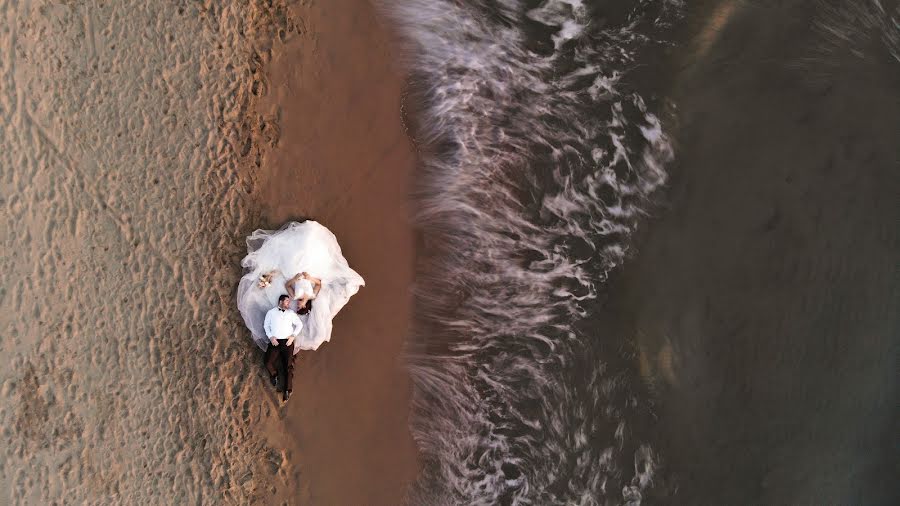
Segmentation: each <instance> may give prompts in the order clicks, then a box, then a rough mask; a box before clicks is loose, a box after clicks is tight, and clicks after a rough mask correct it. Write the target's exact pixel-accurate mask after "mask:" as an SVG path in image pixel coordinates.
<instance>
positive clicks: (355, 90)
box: [256, 0, 416, 505]
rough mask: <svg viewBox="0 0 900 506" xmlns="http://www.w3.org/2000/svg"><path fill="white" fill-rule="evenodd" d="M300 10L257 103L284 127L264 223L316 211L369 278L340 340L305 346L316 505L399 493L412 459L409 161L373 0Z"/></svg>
mask: <svg viewBox="0 0 900 506" xmlns="http://www.w3.org/2000/svg"><path fill="white" fill-rule="evenodd" d="M294 12H295V13H296V16H297V17H298V18H300V19H303V21H304V23H305V32H304V35H303V36H301V37H298V38H297V40H296V41H293V42H291V43H289V44H287V45H285V46H284V48H283V49H282V50H281V51H279V52H277V53H276V54H275V56H274V57H273V59H272V61H271V63H270V64H269V65H268V66H267V68H266V69H267V76H268V80H269V82H268V86H269V89H270V91H269V94H268V95H267V96H266V97H265V98H264V99H263V100H262V101H261V103H260V106H259V113H260V114H261V115H262V116H264V117H278V118H280V122H279V124H280V127H281V136H280V141H279V143H278V146H277V147H275V148H274V149H271V150H269V151H268V153H267V154H266V156H265V157H264V159H263V160H264V163H263V164H262V167H261V169H260V171H259V188H260V191H259V193H258V194H257V196H256V198H257V199H258V203H259V206H260V208H261V210H262V218H261V223H262V224H264V225H265V226H266V227H270V228H277V227H278V226H280V224H282V223H284V222H286V221H289V220H298V219H303V218H310V219H315V220H316V221H319V222H320V223H322V224H324V225H325V226H327V227H328V228H329V229H331V231H332V232H334V233H335V235H337V237H338V239H339V241H340V243H341V248H342V249H343V252H344V255H345V256H346V257H347V259H348V261H349V262H350V265H351V267H353V268H354V269H355V270H356V271H357V272H359V273H360V274H361V275H362V276H363V277H364V278H365V280H366V286H365V287H364V288H362V289H361V290H360V292H359V293H358V294H357V295H355V296H354V297H353V299H351V301H350V304H348V305H347V307H346V308H344V309H343V310H342V311H341V313H340V314H339V315H338V317H337V318H336V319H335V322H334V325H335V327H334V334H333V337H332V341H331V342H330V343H327V344H325V345H323V346H322V347H321V348H319V349H318V350H317V351H315V352H301V353H300V355H299V358H298V364H297V371H298V373H297V376H296V378H295V380H294V382H295V384H296V385H295V389H294V396H293V397H292V398H291V401H290V403H289V404H288V405H287V408H286V418H285V423H286V425H287V428H288V431H289V432H290V433H292V434H295V435H296V437H295V438H292V439H291V443H292V444H296V445H297V451H296V455H297V456H298V465H299V468H300V475H299V477H298V482H299V483H301V484H302V487H303V490H304V494H307V495H305V496H304V497H308V498H309V499H310V504H385V505H387V504H399V503H400V502H401V501H402V499H403V497H404V494H405V490H406V486H407V485H408V484H409V482H410V481H411V480H412V479H413V478H414V477H415V471H416V453H415V445H414V443H413V440H412V438H411V436H410V434H409V429H408V425H407V417H408V405H409V395H410V386H409V379H408V376H407V373H406V371H405V369H404V363H403V360H402V352H403V345H404V341H405V337H406V335H407V332H408V325H409V323H408V322H409V319H410V311H411V309H410V304H411V299H410V284H411V281H412V269H413V236H412V230H411V227H410V224H409V214H410V213H409V209H408V196H409V194H410V188H411V185H412V173H413V168H414V156H413V153H412V149H411V146H410V142H409V140H408V139H407V138H406V136H405V134H404V132H403V129H402V125H401V121H400V97H401V91H402V84H403V76H402V75H401V74H400V73H399V72H398V70H397V67H396V66H395V65H396V61H397V59H398V58H397V57H396V56H395V55H393V54H392V52H391V47H390V46H389V34H388V33H387V32H386V31H385V29H384V27H383V26H381V25H380V24H379V22H378V20H377V19H376V17H375V12H374V10H373V8H372V6H371V5H370V4H369V3H368V2H367V1H365V0H340V1H331V2H323V3H320V4H315V5H313V6H311V7H308V8H299V7H298V8H297V10H296V11H294Z"/></svg>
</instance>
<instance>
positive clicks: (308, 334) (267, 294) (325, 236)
mask: <svg viewBox="0 0 900 506" xmlns="http://www.w3.org/2000/svg"><path fill="white" fill-rule="evenodd" d="M241 265H242V266H243V267H244V276H243V277H242V278H241V282H240V284H239V285H238V292H237V304H238V309H239V310H240V311H241V316H243V317H244V323H246V325H247V328H249V329H250V332H251V334H252V335H253V340H254V341H255V342H256V344H257V345H258V346H259V347H260V348H261V349H263V350H265V349H266V348H267V347H268V346H269V340H268V338H267V337H266V333H265V331H264V330H263V321H264V320H265V317H266V312H267V311H268V310H270V309H272V308H273V307H275V306H276V305H277V303H278V297H279V296H280V295H282V294H287V290H286V289H285V286H284V284H285V282H286V281H287V280H289V279H291V278H292V277H293V276H294V275H295V274H297V273H299V272H307V273H309V274H310V275H312V276H315V277H317V278H319V279H321V280H322V288H321V289H320V290H319V293H318V295H316V298H315V300H313V303H312V310H311V311H310V312H309V313H308V314H306V315H302V316H301V317H300V319H301V320H302V321H303V330H302V331H301V333H300V337H299V339H298V340H297V344H296V345H295V346H294V353H297V352H298V351H299V350H315V349H317V348H318V347H319V346H320V345H321V344H322V343H324V342H326V341H329V340H330V339H331V326H332V325H331V320H332V318H334V316H335V315H336V314H337V313H338V311H340V310H341V308H342V307H344V305H345V304H346V303H347V301H349V300H350V297H352V296H353V295H354V294H355V293H356V292H358V291H359V287H361V286H364V285H365V281H364V280H363V278H362V277H361V276H360V275H359V274H357V273H356V271H354V270H353V269H351V268H350V266H349V265H347V260H345V259H344V256H343V255H342V254H341V247H340V245H338V242H337V238H335V236H334V234H332V233H331V231H330V230H328V229H327V228H325V227H324V226H322V225H321V224H319V223H318V222H315V221H305V222H303V223H297V222H293V221H292V222H290V223H288V224H287V225H285V226H283V227H281V229H280V230H257V231H255V232H253V233H252V234H250V236H249V237H248V238H247V256H246V257H244V259H243V260H242V261H241ZM273 271H274V275H273V276H272V279H271V282H270V284H269V286H267V287H265V288H260V287H259V286H258V285H259V281H260V276H262V275H264V274H266V273H269V272H273ZM291 309H296V301H292V302H291Z"/></svg>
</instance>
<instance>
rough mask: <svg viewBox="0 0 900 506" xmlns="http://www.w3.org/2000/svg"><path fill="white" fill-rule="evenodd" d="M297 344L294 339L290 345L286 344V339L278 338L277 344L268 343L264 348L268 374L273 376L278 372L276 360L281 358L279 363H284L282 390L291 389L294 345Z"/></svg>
mask: <svg viewBox="0 0 900 506" xmlns="http://www.w3.org/2000/svg"><path fill="white" fill-rule="evenodd" d="M295 344H297V341H296V340H295V341H294V342H293V344H291V345H290V346H288V345H287V339H279V340H278V346H272V345H271V344H270V345H269V349H268V350H266V369H267V370H268V371H269V374H270V375H272V376H275V375H276V374H278V367H277V366H276V364H277V363H278V362H277V361H278V360H279V359H281V363H282V364H283V365H284V374H285V380H284V390H292V388H291V385H293V384H294V345H295Z"/></svg>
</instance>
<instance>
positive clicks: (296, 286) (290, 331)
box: [259, 272, 322, 402]
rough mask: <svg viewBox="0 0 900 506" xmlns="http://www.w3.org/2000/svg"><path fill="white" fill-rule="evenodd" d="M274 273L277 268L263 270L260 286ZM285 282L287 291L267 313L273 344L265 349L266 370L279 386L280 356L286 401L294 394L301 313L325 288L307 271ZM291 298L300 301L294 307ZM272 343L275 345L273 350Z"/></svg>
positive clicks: (306, 312) (267, 333)
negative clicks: (295, 353)
mask: <svg viewBox="0 0 900 506" xmlns="http://www.w3.org/2000/svg"><path fill="white" fill-rule="evenodd" d="M274 274H275V273H274V272H270V273H267V274H264V275H263V277H261V278H260V284H259V287H260V288H266V287H267V286H268V285H269V282H268V281H269V280H271V278H272V276H274ZM284 286H285V288H286V289H287V291H288V293H286V294H282V295H281V296H279V297H278V305H277V306H275V307H273V308H272V309H270V310H269V312H268V313H266V319H265V320H264V321H263V330H264V331H265V332H266V337H267V338H268V339H269V343H270V344H271V347H269V349H268V350H266V370H267V371H268V372H269V378H270V379H271V381H272V386H273V387H277V386H278V368H277V366H276V362H277V361H278V359H281V363H282V367H283V368H284V375H285V379H284V383H283V384H282V386H281V391H283V392H284V401H285V402H287V400H288V399H290V398H291V391H292V385H293V381H294V357H295V355H294V341H296V339H297V337H298V336H299V335H300V332H301V331H302V330H303V320H302V319H301V318H300V316H299V315H306V314H308V313H309V311H310V309H311V308H312V303H313V299H315V298H316V295H318V294H319V290H321V288H322V280H321V279H319V278H316V277H313V276H310V275H309V274H308V273H306V272H301V273H299V274H297V275H295V276H294V277H293V278H291V279H289V280H288V281H287V283H285V284H284ZM292 301H296V302H297V304H296V306H295V307H294V308H291V304H292ZM272 347H274V348H275V349H274V350H273V349H272Z"/></svg>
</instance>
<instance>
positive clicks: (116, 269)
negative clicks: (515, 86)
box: [0, 1, 415, 504]
mask: <svg viewBox="0 0 900 506" xmlns="http://www.w3.org/2000/svg"><path fill="white" fill-rule="evenodd" d="M351 3H352V5H351ZM357 4H359V5H357ZM338 7H343V8H350V7H354V8H356V10H355V12H356V14H354V16H347V15H346V14H345V13H344V12H341V13H340V15H338V11H337V10H335V11H334V12H331V11H328V12H325V11H324V9H338ZM322 9H323V10H320V9H319V8H318V7H316V6H312V7H310V6H305V7H304V6H300V5H291V6H289V7H286V6H285V5H284V2H261V1H260V2H256V1H252V2H248V3H244V2H222V3H213V4H209V5H205V4H194V3H191V4H181V3H176V2H172V3H157V2H151V3H146V2H109V3H102V4H98V3H90V2H74V3H68V4H59V3H52V2H34V3H26V4H24V5H23V4H15V3H13V4H9V3H4V4H0V16H2V24H3V26H4V27H6V29H5V30H4V31H3V32H2V34H0V54H2V55H3V56H2V58H0V119H2V123H3V127H2V139H0V164H2V176H0V179H2V182H3V183H2V185H0V188H2V189H0V192H2V194H0V220H2V221H3V223H4V226H3V227H2V229H0V241H2V245H3V255H2V258H0V268H2V269H3V272H4V273H5V281H4V282H3V285H2V287H0V328H2V330H3V332H2V350H3V353H4V354H5V356H6V360H4V361H3V362H2V364H0V421H2V425H3V442H2V446H0V455H2V456H0V491H2V496H0V502H2V503H5V504H51V503H53V502H58V501H65V502H67V503H120V504H146V503H170V504H174V503H181V502H191V503H224V504H246V503H258V504H259V503H272V504H298V503H301V504H340V503H344V504H349V503H357V504H361V503H368V504H394V503H397V502H398V501H399V500H400V498H401V497H402V494H403V490H404V486H403V485H404V483H405V482H407V481H408V480H409V479H411V477H412V475H413V473H414V472H415V452H414V451H413V444H412V441H411V439H410V438H409V435H408V433H407V432H406V429H405V427H406V421H405V420H406V414H405V413H406V408H405V406H406V401H405V399H406V396H407V390H408V386H407V383H406V380H405V377H404V375H403V373H402V365H401V362H400V359H399V353H400V351H401V348H402V342H403V335H404V332H405V325H406V324H405V320H406V317H407V312H408V309H407V306H408V304H407V303H406V299H407V297H406V293H407V287H408V284H409V272H410V269H411V248H410V243H411V240H410V235H409V231H408V230H409V229H408V227H407V225H406V209H405V207H404V204H403V196H404V195H405V192H406V189H405V187H406V185H407V180H408V177H409V175H410V171H411V167H412V157H411V155H410V152H409V149H408V147H407V144H406V141H405V139H404V137H403V135H402V131H401V129H400V126H399V118H398V116H397V112H396V111H397V108H398V101H399V85H400V81H401V80H400V77H399V76H398V75H396V74H394V73H392V72H391V71H390V70H389V68H388V67H387V66H386V65H384V62H385V61H386V59H387V58H388V56H387V49H386V47H387V46H386V44H385V36H384V34H383V33H382V32H381V31H380V29H379V28H378V26H377V25H376V24H374V23H372V21H371V10H370V9H368V7H367V6H366V5H365V4H362V3H359V2H350V3H347V5H344V6H337V7H333V6H331V4H329V7H327V8H325V7H323V8H322ZM326 15H330V17H332V18H334V19H333V20H328V22H327V23H326V22H325V21H323V18H325V17H326ZM342 31H343V32H342ZM348 51H349V52H351V53H352V56H348V55H347V54H348V53H347V52H348ZM348 58H350V59H351V60H352V61H353V65H347V63H348V61H347V60H348ZM314 65H320V66H321V68H318V69H315V68H312V66H314ZM282 101H283V103H282ZM313 104H317V105H313ZM304 171H309V172H308V173H304ZM350 174H352V175H353V177H352V178H351V177H350ZM272 184H275V185H276V187H275V188H276V189H275V191H274V192H273V190H272V188H269V190H268V192H267V191H266V187H267V185H272ZM261 205H262V206H263V207H260V206H261ZM301 216H310V217H315V218H316V219H318V220H320V221H322V222H323V223H325V224H327V225H328V226H329V227H331V229H332V230H333V231H334V232H335V233H336V234H337V235H338V237H339V238H341V240H342V244H343V246H344V252H345V255H346V256H347V257H348V258H349V259H350V261H351V264H352V265H353V266H354V267H355V268H356V269H357V270H358V271H359V272H361V273H362V274H363V275H364V276H365V278H366V280H367V282H368V286H367V287H366V288H365V289H364V290H363V291H362V292H361V293H360V294H359V295H358V296H357V297H356V298H355V299H354V300H353V301H352V303H351V304H350V305H349V306H348V307H347V308H346V309H345V311H344V312H343V313H342V314H341V315H340V317H339V318H338V320H337V321H336V328H335V334H334V339H333V342H332V343H330V344H328V345H326V346H324V347H323V348H322V349H321V351H320V352H319V353H318V354H315V355H314V356H313V354H304V356H303V357H302V358H301V364H300V366H299V371H300V374H299V376H298V378H297V381H296V383H297V386H296V393H295V397H294V399H292V401H291V403H290V404H289V405H288V407H287V408H286V409H285V408H282V407H280V405H279V404H280V401H278V400H277V399H276V396H275V392H274V391H272V389H271V386H270V385H268V383H267V381H266V380H265V374H264V372H263V368H262V361H261V353H260V352H259V350H258V349H257V348H256V347H255V345H253V343H252V342H251V340H250V338H249V335H248V332H247V330H246V329H245V328H244V326H243V324H242V322H241V320H240V316H239V314H238V312H237V310H236V308H235V301H234V293H235V287H236V283H237V281H238V279H239V277H240V266H239V262H240V259H241V257H242V256H243V255H244V253H245V252H246V250H245V245H244V238H245V237H246V236H247V234H248V233H249V232H250V231H252V230H253V229H255V228H260V227H263V228H265V227H276V226H279V225H280V224H281V222H282V221H283V220H287V219H296V218H298V217H301Z"/></svg>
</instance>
